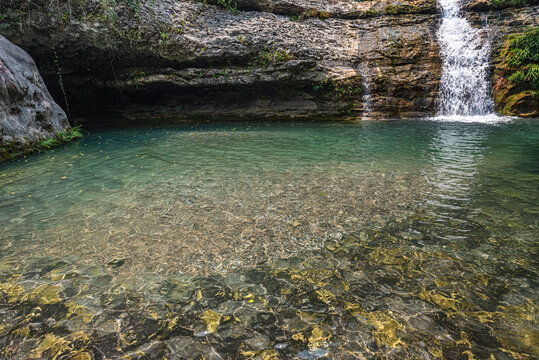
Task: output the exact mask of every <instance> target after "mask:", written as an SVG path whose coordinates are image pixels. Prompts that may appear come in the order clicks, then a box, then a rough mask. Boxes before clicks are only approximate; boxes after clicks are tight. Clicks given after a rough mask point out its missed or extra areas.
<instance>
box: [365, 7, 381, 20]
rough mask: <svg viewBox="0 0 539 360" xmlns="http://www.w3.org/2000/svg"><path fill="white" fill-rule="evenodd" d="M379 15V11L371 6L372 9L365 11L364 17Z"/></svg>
mask: <svg viewBox="0 0 539 360" xmlns="http://www.w3.org/2000/svg"><path fill="white" fill-rule="evenodd" d="M377 15H378V11H377V10H376V9H373V8H370V9H367V10H366V11H365V12H364V13H363V16H362V17H363V18H371V17H375V16H377Z"/></svg>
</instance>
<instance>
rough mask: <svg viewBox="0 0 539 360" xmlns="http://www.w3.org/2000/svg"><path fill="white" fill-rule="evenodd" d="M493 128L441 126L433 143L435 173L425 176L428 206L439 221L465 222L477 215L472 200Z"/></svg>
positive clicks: (432, 169) (482, 126)
mask: <svg viewBox="0 0 539 360" xmlns="http://www.w3.org/2000/svg"><path fill="white" fill-rule="evenodd" d="M489 128H490V126H489V125H478V124H472V125H468V126H465V127H463V126H458V125H456V124H454V123H437V129H436V132H435V134H434V136H433V137H432V139H431V141H430V142H429V148H430V151H429V152H428V153H429V154H430V156H429V162H430V163H431V165H432V166H431V167H430V168H429V170H430V171H431V173H427V174H425V176H426V178H427V180H428V183H429V184H430V186H431V190H430V191H429V192H427V193H426V194H425V195H427V199H426V203H427V204H428V205H431V206H432V207H429V209H430V210H431V211H433V213H432V215H437V216H438V217H439V219H438V220H439V221H443V220H444V219H453V218H455V217H458V218H461V219H462V220H464V219H463V217H466V216H470V215H472V214H473V212H474V209H470V197H471V195H472V193H473V191H475V189H476V187H477V186H480V184H478V179H477V175H478V170H477V168H478V166H480V165H481V163H482V162H483V152H484V151H486V150H487V149H485V147H484V142H485V139H486V138H487V137H488V132H489Z"/></svg>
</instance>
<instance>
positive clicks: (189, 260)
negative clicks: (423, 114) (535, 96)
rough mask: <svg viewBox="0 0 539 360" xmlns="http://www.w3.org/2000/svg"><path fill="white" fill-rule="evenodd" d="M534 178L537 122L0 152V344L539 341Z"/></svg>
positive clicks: (315, 350) (173, 136)
mask: <svg viewBox="0 0 539 360" xmlns="http://www.w3.org/2000/svg"><path fill="white" fill-rule="evenodd" d="M538 180H539V121H538V120H527V121H524V120H510V121H505V122H494V123H482V122H457V121H448V120H447V119H446V120H444V121H440V120H439V121H391V122H363V123H353V124H352V123H339V122H323V123H272V124H266V123H250V124H244V123H232V124H224V123H223V124H190V125H186V124H184V125H174V126H163V127H159V128H149V127H147V128H133V129H127V130H110V129H109V130H101V131H92V133H91V134H88V135H87V136H86V137H85V138H84V139H83V140H81V141H78V142H76V143H72V144H69V145H67V146H65V147H62V148H59V149H55V150H53V151H50V152H47V153H43V154H39V155H36V156H33V157H31V158H29V159H27V160H20V161H17V162H14V163H10V164H5V165H2V166H1V167H0V204H1V208H0V223H2V229H3V231H2V232H1V233H0V256H1V258H0V313H1V317H0V318H1V319H2V320H1V321H2V322H1V323H0V348H1V349H2V350H1V351H2V354H3V355H4V356H6V357H13V358H20V359H23V358H28V357H34V358H39V357H44V358H47V357H50V358H52V357H54V356H57V358H64V357H65V358H69V357H71V356H78V357H79V359H88V358H90V357H91V358H96V359H100V358H104V357H107V358H111V357H112V358H115V357H121V356H124V355H129V356H131V358H163V357H166V358H168V359H172V358H182V357H183V358H202V357H205V358H207V359H208V358H216V359H218V358H248V357H258V358H264V359H269V358H274V357H278V358H303V359H316V358H383V357H386V358H432V359H435V358H441V357H445V358H448V359H453V358H459V357H462V358H469V357H470V356H472V355H473V356H475V357H476V358H481V359H482V358H489V357H490V356H491V355H492V356H494V357H495V358H496V359H506V358H507V359H511V358H533V357H534V356H537V355H538V353H537V348H538V341H539V340H538V338H539V331H538V330H537V320H536V318H537V300H538V298H537V260H536V259H537V239H538V235H539V216H538V214H539V187H538V186H537V184H538ZM143 354H147V355H143ZM144 356H146V357H144Z"/></svg>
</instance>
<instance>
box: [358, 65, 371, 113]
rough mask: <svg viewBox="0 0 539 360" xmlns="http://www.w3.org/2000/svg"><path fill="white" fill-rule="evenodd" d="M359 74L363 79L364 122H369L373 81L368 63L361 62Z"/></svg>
mask: <svg viewBox="0 0 539 360" xmlns="http://www.w3.org/2000/svg"><path fill="white" fill-rule="evenodd" d="M359 73H360V74H361V77H362V78H363V98H362V102H363V115H362V117H361V119H362V120H367V119H368V118H369V115H370V113H371V81H370V78H369V65H368V63H366V62H361V65H360V66H359Z"/></svg>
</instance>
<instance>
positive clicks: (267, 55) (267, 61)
mask: <svg viewBox="0 0 539 360" xmlns="http://www.w3.org/2000/svg"><path fill="white" fill-rule="evenodd" d="M293 58H294V54H292V52H291V51H289V50H285V49H276V48H275V47H271V48H266V49H264V50H262V51H261V52H260V53H258V55H257V56H256V57H254V58H253V59H252V60H251V61H250V62H249V64H248V67H249V68H267V67H268V66H270V65H271V64H273V63H278V62H285V61H288V60H292V59H293Z"/></svg>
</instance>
